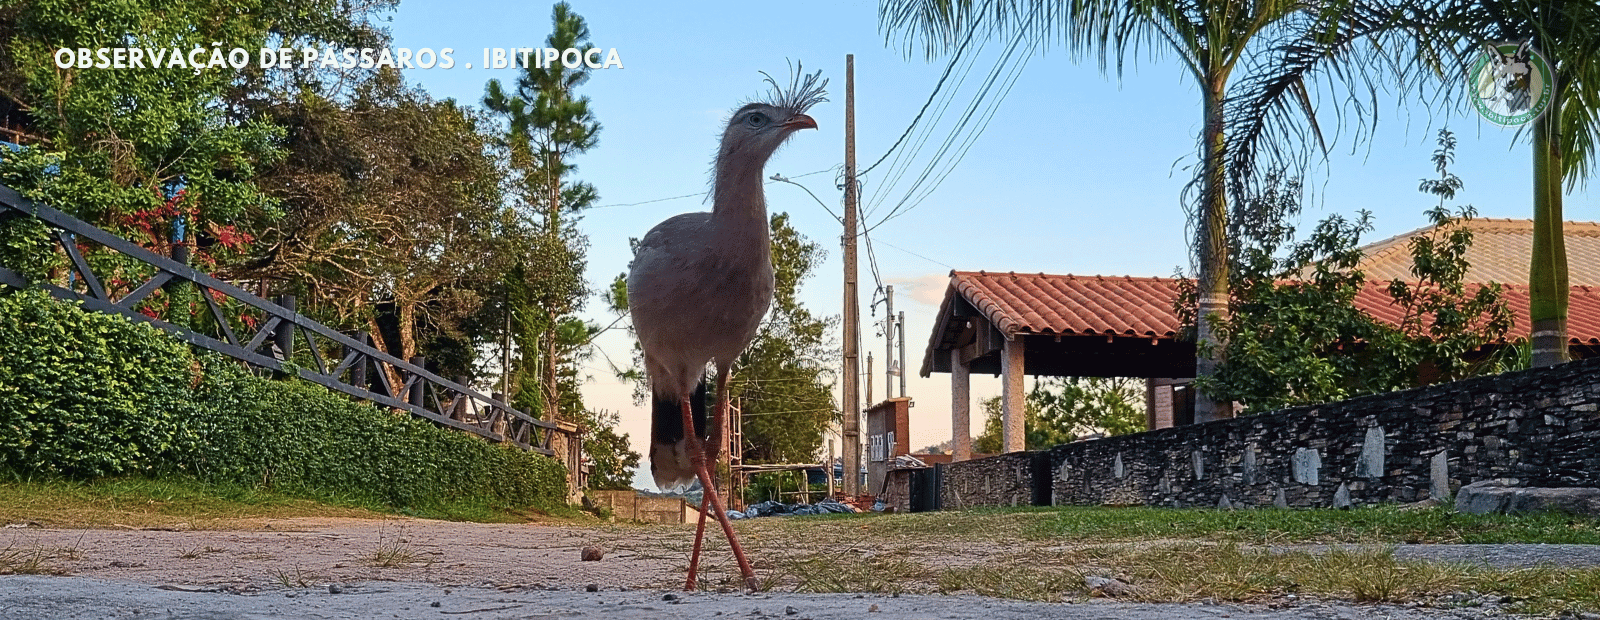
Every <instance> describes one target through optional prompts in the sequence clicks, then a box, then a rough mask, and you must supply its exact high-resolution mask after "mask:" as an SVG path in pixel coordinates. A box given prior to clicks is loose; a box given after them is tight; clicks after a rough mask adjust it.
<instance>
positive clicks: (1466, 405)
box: [944, 358, 1600, 509]
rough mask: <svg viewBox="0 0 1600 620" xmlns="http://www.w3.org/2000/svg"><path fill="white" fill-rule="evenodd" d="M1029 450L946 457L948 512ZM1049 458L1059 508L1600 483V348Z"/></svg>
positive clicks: (995, 489)
mask: <svg viewBox="0 0 1600 620" xmlns="http://www.w3.org/2000/svg"><path fill="white" fill-rule="evenodd" d="M1028 454H1029V453H1016V454H1009V455H1003V456H1000V457H995V458H993V459H984V460H981V461H968V462H964V463H956V464H953V465H951V466H950V470H949V473H948V474H947V477H946V488H945V490H944V501H945V508H947V509H949V508H961V507H967V506H976V505H986V506H994V505H1015V504H1017V503H1019V501H1018V500H1019V498H1024V497H1026V496H1027V492H1026V491H1025V489H1026V487H1027V485H1029V484H1031V483H1032V481H1033V479H1034V477H1035V476H1033V475H1030V474H1029V471H1028V468H1027V467H1026V466H1024V465H1022V464H1021V463H1022V462H1023V461H1025V460H1026V459H1027V458H1029V457H1028V456H1026V455H1028ZM1046 454H1047V457H1046V458H1048V466H1049V467H1050V471H1051V472H1052V473H1051V477H1052V480H1051V488H1050V495H1051V503H1053V504H1056V505H1068V504H1127V505H1153V506H1217V505H1224V504H1225V505H1229V506H1241V505H1243V506H1263V505H1277V506H1301V507H1309V506H1344V505H1356V504H1371V503H1381V502H1410V501H1416V500H1420V499H1424V498H1427V497H1429V496H1430V495H1431V496H1436V497H1445V496H1448V495H1450V494H1452V493H1454V492H1455V490H1456V489H1457V488H1459V487H1460V486H1462V485H1464V484H1468V483H1471V482H1474V481H1477V480H1485V479H1498V478H1504V479H1511V480H1513V481H1515V482H1516V483H1519V484H1525V485H1529V486H1560V487H1570V486H1600V358H1596V359H1590V360H1584V361H1578V362H1573V363H1570V364H1564V365H1561V366H1557V367H1553V368H1545V369H1536V370H1529V371H1523V372H1517V373H1507V374H1504V375H1496V376H1492V377H1481V378H1476V379H1469V380H1466V381H1458V382H1454V383H1450V384H1442V385H1436V386H1430V387H1425V388H1417V389H1412V390H1406V391H1402V392H1392V393H1389V394H1380V395H1374V396H1366V397H1362V398H1356V399H1352V400H1347V401H1341V402H1337V403H1327V404H1322V405H1316V406H1309V407H1297V408H1293V409H1286V410H1282V411H1276V412H1270V413H1265V414H1261V415H1255V416H1247V417H1241V418H1235V419H1229V420H1219V421H1216V422H1210V423H1206V424H1197V425H1189V426H1180V427H1176V428H1167V429H1161V430H1156V431H1150V432H1145V433H1139V434H1136V435H1125V436H1121V437H1112V438H1107V439H1101V440H1095V441H1084V442H1077V443H1071V444H1066V445H1062V446H1057V447H1055V448H1053V449H1051V450H1050V451H1049V452H1048V453H1046ZM1041 482H1042V480H1041ZM1021 503H1026V500H1022V502H1021Z"/></svg>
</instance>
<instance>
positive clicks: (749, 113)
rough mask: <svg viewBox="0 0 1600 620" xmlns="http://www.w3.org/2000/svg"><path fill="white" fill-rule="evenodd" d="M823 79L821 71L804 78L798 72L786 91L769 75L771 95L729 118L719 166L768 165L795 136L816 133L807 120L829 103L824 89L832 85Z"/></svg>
mask: <svg viewBox="0 0 1600 620" xmlns="http://www.w3.org/2000/svg"><path fill="white" fill-rule="evenodd" d="M762 75H766V74H765V73H763V74H762ZM821 76H822V72H821V71H818V72H816V73H813V74H811V75H804V74H803V73H801V72H800V71H799V70H798V69H796V70H795V72H794V77H793V78H792V79H790V82H789V86H788V87H787V88H785V87H783V86H780V85H779V84H778V82H777V81H776V80H774V79H772V76H770V75H767V83H768V84H771V85H772V89H771V92H769V93H768V94H767V96H766V97H765V98H763V99H760V100H757V101H753V102H750V103H747V104H745V105H744V106H742V107H740V108H739V109H738V110H735V111H734V113H733V115H732V116H730V117H729V118H728V126H727V128H726V129H724V130H723V131H722V145H721V147H720V148H719V149H718V151H717V159H718V161H719V163H721V162H729V161H732V160H735V159H742V160H754V162H755V163H759V164H765V163H766V160H767V158H769V157H771V156H772V154H773V153H774V152H776V151H777V150H778V147H780V146H783V143H784V141H785V140H788V139H789V136H790V135H791V134H793V133H794V132H796V131H799V130H801V129H816V128H817V121H816V120H815V119H813V118H811V117H810V116H807V115H806V110H808V109H810V108H811V106H814V105H816V104H818V103H821V102H823V101H827V98H826V97H825V91H824V90H823V89H824V87H826V86H827V85H828V81H827V80H824V79H821Z"/></svg>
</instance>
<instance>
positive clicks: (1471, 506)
mask: <svg viewBox="0 0 1600 620" xmlns="http://www.w3.org/2000/svg"><path fill="white" fill-rule="evenodd" d="M1456 511H1457V512H1465V513H1468V514H1488V513H1506V514H1521V513H1528V512H1546V511H1556V512H1566V513H1570V514H1575V515H1585V516H1600V489H1597V488H1594V487H1518V486H1512V485H1510V484H1508V483H1507V482H1506V481H1503V480H1479V481H1477V482H1474V483H1472V484H1469V485H1467V486H1464V487H1461V491H1460V492H1458V493H1456Z"/></svg>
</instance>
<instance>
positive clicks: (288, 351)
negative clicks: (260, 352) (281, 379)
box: [272, 295, 294, 361]
mask: <svg viewBox="0 0 1600 620" xmlns="http://www.w3.org/2000/svg"><path fill="white" fill-rule="evenodd" d="M275 301H276V302H277V304H278V305H280V306H283V309H284V310H288V311H289V313H290V314H294V295H279V296H278V298H277V299H276V300H275ZM272 341H273V343H274V344H277V345H278V351H280V352H281V354H282V355H283V357H281V358H279V359H282V360H285V361H293V360H294V321H292V320H290V318H289V317H283V321H282V322H280V323H278V329H277V331H276V332H273V334H272Z"/></svg>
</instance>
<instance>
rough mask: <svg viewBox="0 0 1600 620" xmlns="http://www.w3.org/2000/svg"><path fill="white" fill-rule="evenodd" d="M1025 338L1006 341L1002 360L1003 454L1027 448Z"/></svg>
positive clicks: (1020, 337) (1019, 337)
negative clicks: (1025, 434) (1024, 372)
mask: <svg viewBox="0 0 1600 620" xmlns="http://www.w3.org/2000/svg"><path fill="white" fill-rule="evenodd" d="M1022 343H1023V336H1022V335H1021V334H1018V335H1015V336H1012V337H1011V338H1010V339H1008V340H1006V344H1005V352H1004V353H1002V357H1001V358H1000V374H1001V381H1003V382H1004V384H1003V385H1002V388H1001V392H1000V396H1001V401H1002V403H1003V405H1004V407H1003V413H1004V416H1003V418H1002V419H1003V420H1004V422H1005V424H1004V431H1005V435H1004V439H1005V441H1003V442H1002V443H1001V452H1020V451H1022V450H1025V449H1026V448H1027V444H1026V442H1025V441H1024V437H1025V436H1024V434H1023V422H1024V421H1025V420H1026V419H1027V406H1028V404H1027V396H1026V395H1025V394H1024V393H1023V391H1022V371H1023V369H1022V353H1023V349H1024V347H1023V344H1022Z"/></svg>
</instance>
